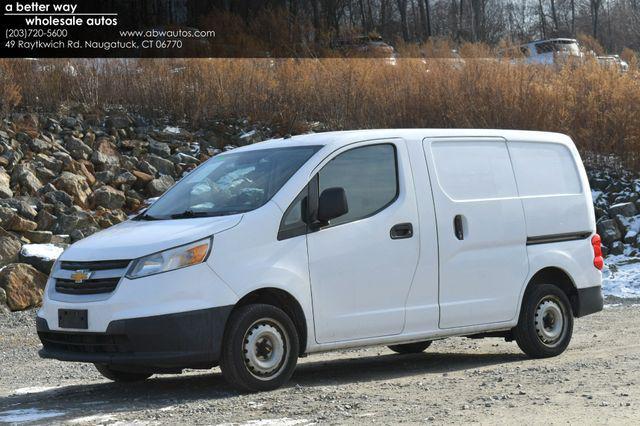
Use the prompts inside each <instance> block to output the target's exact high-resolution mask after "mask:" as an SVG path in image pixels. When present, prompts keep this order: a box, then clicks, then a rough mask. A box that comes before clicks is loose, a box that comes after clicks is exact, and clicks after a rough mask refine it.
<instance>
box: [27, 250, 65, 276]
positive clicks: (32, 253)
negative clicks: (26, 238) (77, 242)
mask: <svg viewBox="0 0 640 426" xmlns="http://www.w3.org/2000/svg"><path fill="white" fill-rule="evenodd" d="M62 251H63V248H62V247H58V246H56V245H54V244H25V245H24V246H22V250H20V256H19V261H20V263H26V264H28V265H31V266H33V267H34V268H36V269H37V270H38V271H40V272H42V273H44V274H47V275H48V274H49V273H50V272H51V268H52V267H53V264H54V262H55V261H56V259H57V258H58V257H59V256H60V255H61V254H62Z"/></svg>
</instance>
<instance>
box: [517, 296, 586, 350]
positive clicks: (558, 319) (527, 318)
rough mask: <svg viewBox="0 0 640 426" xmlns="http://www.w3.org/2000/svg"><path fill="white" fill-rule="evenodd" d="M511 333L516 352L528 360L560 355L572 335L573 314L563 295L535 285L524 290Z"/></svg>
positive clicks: (567, 300)
mask: <svg viewBox="0 0 640 426" xmlns="http://www.w3.org/2000/svg"><path fill="white" fill-rule="evenodd" d="M513 334H514V337H515V340H516V342H517V343H518V346H519V347H520V349H522V351H523V352H524V353H526V354H527V355H529V356H530V357H532V358H548V357H552V356H557V355H560V354H561V353H562V352H564V350H565V349H566V348H567V346H568V345H569V342H570V341H571V335H572V334H573V311H572V309H571V303H570V302H569V299H568V298H567V295H566V294H565V293H564V292H563V291H562V290H561V289H560V288H558V287H556V286H555V285H552V284H537V285H535V286H534V287H532V288H531V289H529V290H527V292H526V293H525V296H524V300H523V302H522V309H521V310H520V318H519V319H518V325H517V326H516V328H514V329H513Z"/></svg>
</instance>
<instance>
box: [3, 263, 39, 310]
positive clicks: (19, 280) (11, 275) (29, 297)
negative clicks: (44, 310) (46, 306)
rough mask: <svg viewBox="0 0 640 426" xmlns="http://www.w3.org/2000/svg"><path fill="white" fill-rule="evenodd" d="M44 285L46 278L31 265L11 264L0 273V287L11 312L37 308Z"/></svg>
mask: <svg viewBox="0 0 640 426" xmlns="http://www.w3.org/2000/svg"><path fill="white" fill-rule="evenodd" d="M46 284H47V276H46V275H45V274H43V273H42V272H40V271H38V270H37V269H35V268H34V267H33V266H31V265H26V264H23V263H12V264H10V265H8V266H6V267H5V268H4V269H2V270H1V271H0V287H2V288H3V289H4V291H5V292H6V294H7V306H9V309H11V310H12V311H21V310H24V309H27V308H31V307H35V306H39V305H40V304H41V303H42V294H43V292H44V287H45V285H46Z"/></svg>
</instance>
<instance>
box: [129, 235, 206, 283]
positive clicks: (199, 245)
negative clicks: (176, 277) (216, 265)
mask: <svg viewBox="0 0 640 426" xmlns="http://www.w3.org/2000/svg"><path fill="white" fill-rule="evenodd" d="M211 241H212V238H211V237H209V238H205V239H204V240H200V241H196V242H194V243H190V244H186V245H184V246H180V247H175V248H172V249H169V250H165V251H161V252H159V253H154V254H150V255H149V256H145V257H141V258H140V259H137V260H135V261H134V262H133V264H132V265H131V267H130V268H129V271H128V272H127V278H131V279H135V278H141V277H146V276H149V275H154V274H159V273H161V272H167V271H173V270H175V269H180V268H185V267H187V266H192V265H197V264H198V263H202V262H204V261H205V260H206V259H207V256H208V255H209V251H210V250H211Z"/></svg>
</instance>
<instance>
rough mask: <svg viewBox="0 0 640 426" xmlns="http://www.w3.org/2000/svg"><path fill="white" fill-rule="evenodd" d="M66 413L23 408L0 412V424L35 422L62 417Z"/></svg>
mask: <svg viewBox="0 0 640 426" xmlns="http://www.w3.org/2000/svg"><path fill="white" fill-rule="evenodd" d="M65 414H66V413H64V412H62V411H53V410H40V409H38V408H25V409H18V410H9V411H2V412H0V423H2V422H6V423H22V422H35V421H38V420H44V419H49V418H52V417H59V416H63V415H65Z"/></svg>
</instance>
